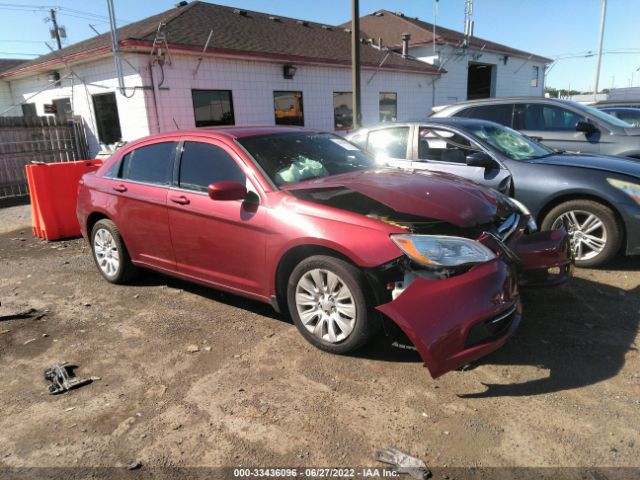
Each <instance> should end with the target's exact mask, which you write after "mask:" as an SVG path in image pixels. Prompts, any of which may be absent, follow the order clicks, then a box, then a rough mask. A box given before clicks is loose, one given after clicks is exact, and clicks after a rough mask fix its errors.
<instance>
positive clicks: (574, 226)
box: [552, 210, 607, 260]
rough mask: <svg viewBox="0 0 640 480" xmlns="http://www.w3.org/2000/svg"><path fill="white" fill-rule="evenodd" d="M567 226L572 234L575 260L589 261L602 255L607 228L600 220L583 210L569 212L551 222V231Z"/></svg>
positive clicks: (605, 242)
mask: <svg viewBox="0 0 640 480" xmlns="http://www.w3.org/2000/svg"><path fill="white" fill-rule="evenodd" d="M565 223H566V224H567V226H568V227H569V230H570V233H571V234H572V237H573V238H572V245H573V254H574V256H575V259H576V260H590V259H592V258H594V257H596V256H598V255H600V253H602V251H603V250H604V247H605V246H606V244H607V228H606V227H605V225H604V222H603V221H602V219H600V218H599V217H598V216H597V215H594V214H593V213H591V212H587V211H584V210H569V211H568V212H565V213H563V214H562V215H560V217H558V218H557V219H556V220H555V221H554V222H553V226H552V228H553V229H557V228H560V227H561V226H562V225H563V224H565Z"/></svg>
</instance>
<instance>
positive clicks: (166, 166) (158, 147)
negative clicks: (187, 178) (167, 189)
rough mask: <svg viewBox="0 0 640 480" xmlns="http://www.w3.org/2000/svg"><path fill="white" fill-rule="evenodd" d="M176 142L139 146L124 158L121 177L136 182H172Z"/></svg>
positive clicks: (159, 183)
mask: <svg viewBox="0 0 640 480" xmlns="http://www.w3.org/2000/svg"><path fill="white" fill-rule="evenodd" d="M175 151H176V142H162V143H154V144H153V145H146V146H144V147H140V148H137V149H135V150H133V151H132V152H130V153H128V154H127V155H125V157H124V158H123V159H122V169H121V171H120V178H122V179H125V180H132V181H134V182H141V183H151V184H156V185H168V184H169V183H171V176H172V175H171V171H172V168H171V167H172V165H173V157H174V155H175Z"/></svg>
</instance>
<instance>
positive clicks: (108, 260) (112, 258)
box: [93, 228, 120, 277]
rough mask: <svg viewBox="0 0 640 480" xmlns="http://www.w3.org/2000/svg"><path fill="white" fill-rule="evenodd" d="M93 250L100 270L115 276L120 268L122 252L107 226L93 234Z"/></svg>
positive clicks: (109, 275)
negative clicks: (119, 250)
mask: <svg viewBox="0 0 640 480" xmlns="http://www.w3.org/2000/svg"><path fill="white" fill-rule="evenodd" d="M93 252H94V255H95V257H96V262H97V263H98V267H100V270H102V272H103V273H104V274H105V275H107V276H108V277H113V276H115V275H116V274H117V273H118V269H119V268H120V252H118V246H117V245H116V242H115V240H114V238H113V235H111V232H110V231H109V230H107V229H106V228H101V229H99V230H98V231H97V232H96V233H95V235H94V236H93Z"/></svg>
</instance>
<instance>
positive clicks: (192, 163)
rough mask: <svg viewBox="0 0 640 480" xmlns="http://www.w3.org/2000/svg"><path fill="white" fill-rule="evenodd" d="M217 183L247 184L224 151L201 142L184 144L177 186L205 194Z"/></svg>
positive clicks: (238, 167) (235, 164)
mask: <svg viewBox="0 0 640 480" xmlns="http://www.w3.org/2000/svg"><path fill="white" fill-rule="evenodd" d="M218 182H238V183H241V184H243V185H246V184H247V177H246V175H245V174H244V172H243V170H242V169H241V168H240V166H239V165H238V164H237V163H236V161H235V160H234V159H233V158H232V157H231V155H229V154H228V153H227V152H226V151H225V150H224V149H222V148H220V147H217V146H215V145H212V144H210V143H202V142H185V144H184V150H183V152H182V160H181V162H180V177H179V186H180V188H184V189H187V190H195V191H197V192H206V191H207V189H208V187H209V185H211V184H212V183H218Z"/></svg>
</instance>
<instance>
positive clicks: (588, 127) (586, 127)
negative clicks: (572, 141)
mask: <svg viewBox="0 0 640 480" xmlns="http://www.w3.org/2000/svg"><path fill="white" fill-rule="evenodd" d="M599 131H600V130H598V127H596V126H595V125H594V124H593V123H591V122H578V123H576V132H584V133H586V134H587V135H589V134H590V133H596V132H599Z"/></svg>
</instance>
